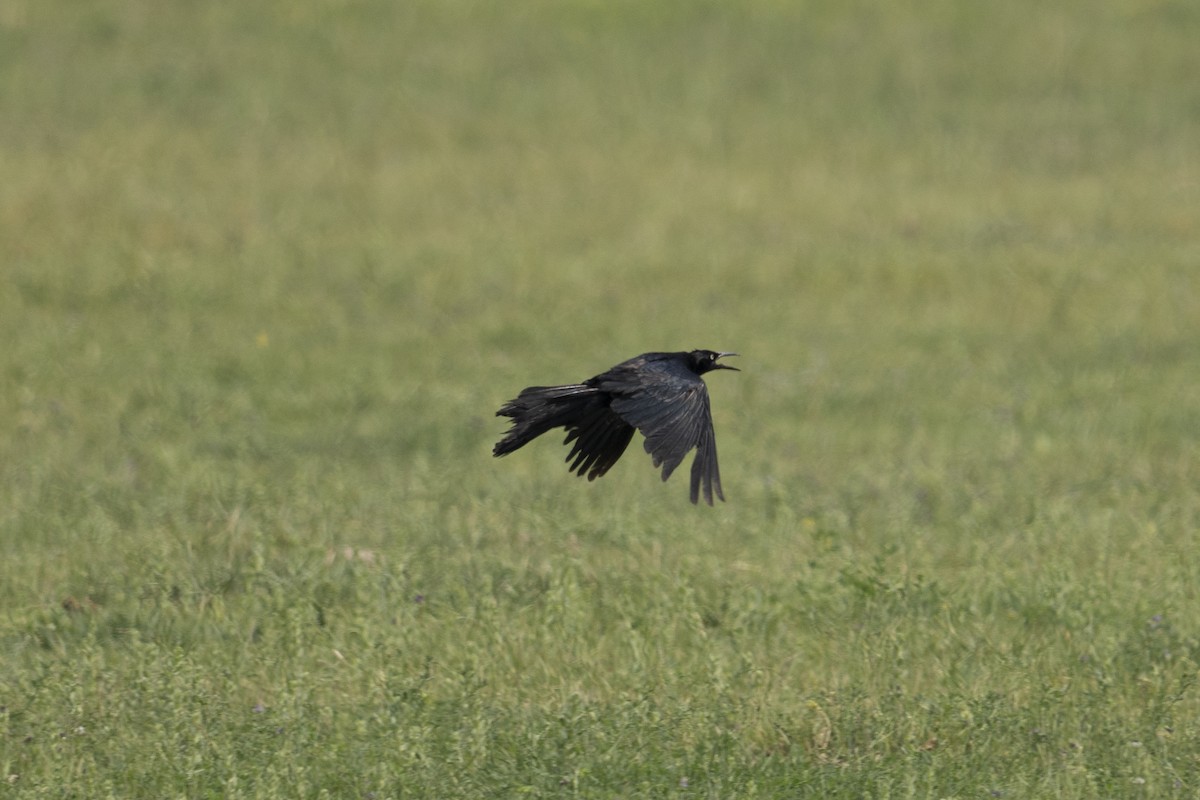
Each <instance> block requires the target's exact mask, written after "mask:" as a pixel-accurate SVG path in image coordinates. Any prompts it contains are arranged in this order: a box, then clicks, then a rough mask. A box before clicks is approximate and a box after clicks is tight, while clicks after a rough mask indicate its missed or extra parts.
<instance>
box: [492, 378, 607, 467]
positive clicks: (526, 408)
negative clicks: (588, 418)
mask: <svg viewBox="0 0 1200 800" xmlns="http://www.w3.org/2000/svg"><path fill="white" fill-rule="evenodd" d="M598 393H599V389H596V388H595V387H592V386H588V385H587V384H583V383H574V384H570V385H567V386H530V387H529V388H528V389H525V390H523V391H522V392H521V394H519V395H517V399H515V400H510V401H509V402H507V403H505V404H504V405H503V406H502V407H501V408H500V410H499V411H497V412H496V416H498V417H509V418H511V419H512V428H511V429H510V430H509V432H508V433H507V434H506V435H505V436H504V438H503V439H501V440H500V441H499V442H496V446H495V447H493V448H492V455H494V456H502V455H506V454H508V453H511V452H513V451H514V450H517V449H519V448H521V447H524V446H525V445H526V444H528V443H529V442H531V441H533V440H534V439H536V438H537V437H539V436H541V435H542V434H543V433H545V432H546V431H548V430H551V429H553V428H560V427H563V426H565V425H570V424H572V423H577V422H578V421H579V419H580V418H581V417H582V416H583V415H584V414H585V413H586V411H587V410H588V408H589V407H590V406H591V405H592V403H593V402H594V400H595V397H596V395H597V394H598Z"/></svg>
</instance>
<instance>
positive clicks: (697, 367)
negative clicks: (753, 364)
mask: <svg viewBox="0 0 1200 800" xmlns="http://www.w3.org/2000/svg"><path fill="white" fill-rule="evenodd" d="M736 355H737V353H718V352H715V351H713V350H693V351H692V352H690V353H688V367H690V368H691V370H692V372H694V373H696V374H697V375H703V374H704V373H706V372H712V371H713V370H714V369H731V370H733V371H734V372H740V371H741V370H739V369H738V368H737V367H731V366H729V365H728V364H719V363H717V359H719V358H724V357H725V356H736Z"/></svg>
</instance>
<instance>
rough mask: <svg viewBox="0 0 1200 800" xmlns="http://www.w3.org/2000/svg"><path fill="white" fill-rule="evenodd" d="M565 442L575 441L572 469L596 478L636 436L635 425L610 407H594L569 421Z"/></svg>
mask: <svg viewBox="0 0 1200 800" xmlns="http://www.w3.org/2000/svg"><path fill="white" fill-rule="evenodd" d="M566 429H567V438H565V439H563V444H570V443H571V442H572V441H574V442H575V444H574V446H573V447H572V448H571V452H570V453H568V454H567V461H571V459H574V463H572V464H571V466H570V468H569V469H570V471H571V472H574V473H576V474H578V475H579V476H581V477H582V476H583V475H585V474H586V475H587V479H588V480H589V481H594V480H596V478H599V477H600V476H601V475H603V474H604V473H606V472H608V470H609V469H610V468H611V467H612V465H613V464H615V463H617V459H618V458H620V457H621V454H622V453H624V452H625V448H626V447H628V446H629V440H630V439H632V438H633V426H631V425H630V424H629V423H628V422H626V421H625V420H623V419H621V418H620V417H619V416H617V415H616V414H614V413H613V411H612V409H611V408H609V407H608V406H591V407H589V408H587V409H586V411H585V412H584V413H582V414H580V415H579V417H577V418H576V419H575V420H573V421H572V422H570V423H569V424H567V426H566Z"/></svg>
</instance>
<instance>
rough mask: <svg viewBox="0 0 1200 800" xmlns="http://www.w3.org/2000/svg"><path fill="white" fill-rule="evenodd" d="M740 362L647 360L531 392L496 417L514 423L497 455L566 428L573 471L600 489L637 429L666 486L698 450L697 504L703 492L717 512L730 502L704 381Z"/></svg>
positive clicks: (707, 354)
mask: <svg viewBox="0 0 1200 800" xmlns="http://www.w3.org/2000/svg"><path fill="white" fill-rule="evenodd" d="M736 355H737V353H718V352H716V351H713V350H692V351H691V352H690V353H689V352H681V353H643V354H642V355H640V356H637V357H636V358H631V359H629V360H628V361H623V362H621V363H620V364H617V365H616V366H615V367H613V368H612V369H610V370H608V371H607V372H602V373H601V374H599V375H597V376H596V377H594V378H591V379H590V380H586V381H584V382H583V383H570V384H567V385H565V386H530V387H529V388H527V389H525V390H523V391H522V392H521V393H520V394H519V395H517V397H516V399H515V400H510V401H509V402H507V403H505V404H504V405H503V406H502V407H501V408H500V410H499V411H497V412H496V416H498V417H509V418H510V419H511V420H512V427H511V428H510V429H509V431H508V433H507V434H506V435H505V436H504V438H503V439H501V440H500V441H499V442H497V443H496V446H495V447H494V448H492V455H494V456H503V455H507V454H508V453H511V452H513V451H514V450H517V449H519V448H521V447H524V446H525V445H526V444H527V443H529V442H531V441H533V440H534V439H536V438H537V437H539V436H541V435H542V434H543V433H545V432H546V431H549V430H552V429H554V428H564V429H565V430H566V432H567V437H566V438H565V439H564V440H563V444H569V445H571V452H570V453H568V454H567V459H566V460H567V461H568V462H570V464H571V466H570V467H569V469H570V471H571V472H574V473H576V474H578V475H579V476H581V477H582V476H584V475H587V479H588V480H589V481H593V480H595V479H596V478H599V477H600V476H601V475H603V474H604V473H606V472H608V470H609V469H610V468H611V467H612V465H613V464H615V463H617V459H619V458H620V457H621V454H622V453H624V452H625V448H626V447H628V446H629V442H630V441H631V440H632V439H633V432H634V430H635V429H636V430H639V431H641V432H642V435H643V436H645V437H646V444H645V447H646V452H647V453H649V454H650V456H651V458H652V459H653V460H654V466H655V467H662V479H663V480H664V481H665V480H666V479H667V478H669V477H671V473H672V472H674V471H675V468H676V467H678V466H679V465H680V464H681V463H682V462H683V458H684V456H686V455H687V454H688V453H689V452H690V451H691V450H692V448H695V449H696V457H695V458H694V459H692V489H691V500H692V502H693V503H696V502H698V501H699V499H700V490H701V488H703V490H704V500H705V501H706V502H707V503H708V504H709V505H710V506H711V505H712V504H713V493H714V492H715V493H716V495H717V497H719V498H721V500H724V499H725V495H724V494H723V493H722V492H721V472H720V470H719V469H718V468H717V440H716V437H715V436H714V435H713V424H712V411H711V410H710V408H709V403H708V388H707V387H706V386H705V385H704V381H702V380H701V379H700V376H701V375H704V374H705V373H707V372H712V371H713V370H717V369H731V370H734V371H738V370H737V367H731V366H729V365H727V364H720V363H717V360H718V359H721V358H725V357H726V356H736Z"/></svg>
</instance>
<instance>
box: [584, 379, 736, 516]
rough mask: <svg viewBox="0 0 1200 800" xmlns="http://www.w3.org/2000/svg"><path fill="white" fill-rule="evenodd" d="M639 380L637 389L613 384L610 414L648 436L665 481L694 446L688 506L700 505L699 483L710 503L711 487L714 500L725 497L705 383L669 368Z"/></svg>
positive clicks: (655, 462)
mask: <svg viewBox="0 0 1200 800" xmlns="http://www.w3.org/2000/svg"><path fill="white" fill-rule="evenodd" d="M641 378H642V380H641V381H640V382H639V383H638V384H636V385H633V384H632V383H630V384H626V385H625V386H620V387H618V386H615V385H614V386H613V388H614V389H620V391H614V392H613V395H614V396H613V400H612V410H613V411H615V412H616V413H617V414H619V415H620V417H621V418H622V419H623V420H625V422H627V423H628V424H630V425H632V426H633V427H635V428H637V429H638V430H640V431H641V432H642V435H643V436H645V437H646V445H645V446H646V452H647V453H649V454H650V456H651V457H652V459H653V460H654V466H656V467H659V466H661V467H662V478H663V480H664V481H665V480H666V479H667V478H669V477H671V473H673V472H674V471H675V469H676V468H677V467H678V466H679V465H680V463H682V462H683V459H684V457H685V456H686V455H687V454H688V452H689V451H691V450H692V448H697V450H696V458H695V461H694V463H693V464H692V491H691V497H692V502H693V503H695V502H697V501H698V498H699V492H700V488H701V485H703V489H704V499H705V500H706V501H708V503H709V505H711V504H712V495H713V490H714V488H715V490H716V493H717V497H720V498H721V499H724V495H723V494H722V492H721V478H720V474H719V472H718V470H717V450H716V437H715V436H714V434H713V427H712V412H711V410H710V408H709V400H708V390H707V389H706V387H705V385H704V381H702V380H700V378H699V377H698V376H696V375H694V374H691V373H685V372H684V371H683V370H682V369H675V368H673V365H670V364H667V365H664V366H663V368H661V369H655V370H653V371H649V370H647V371H643V372H642V374H641ZM605 388H608V387H605Z"/></svg>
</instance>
